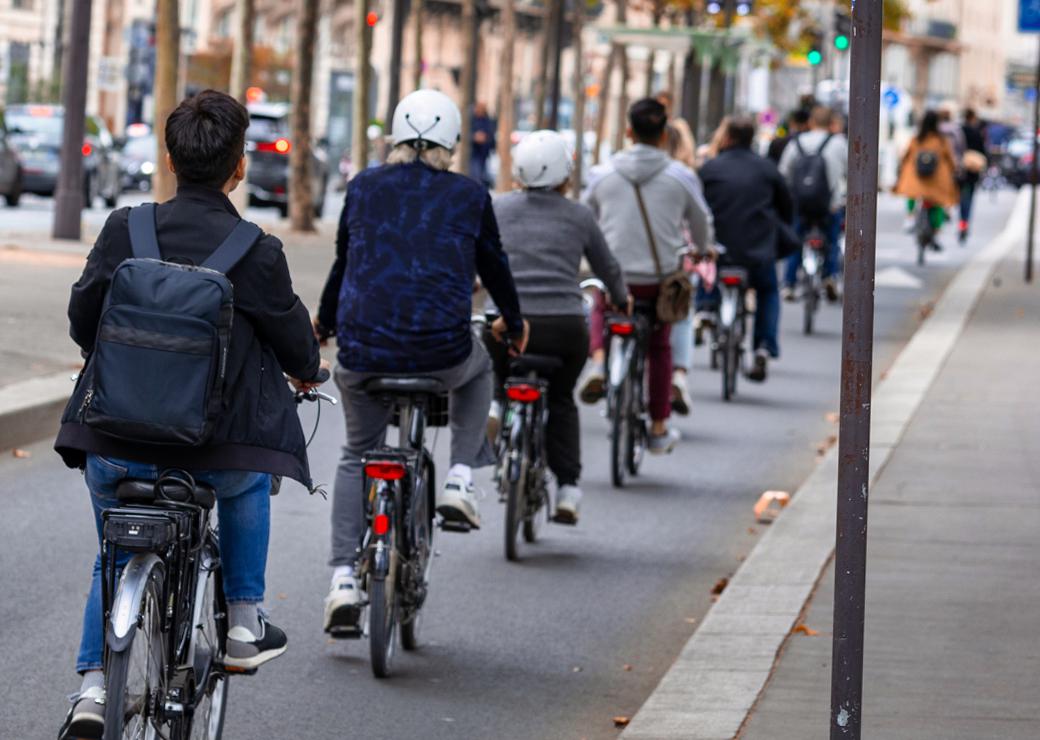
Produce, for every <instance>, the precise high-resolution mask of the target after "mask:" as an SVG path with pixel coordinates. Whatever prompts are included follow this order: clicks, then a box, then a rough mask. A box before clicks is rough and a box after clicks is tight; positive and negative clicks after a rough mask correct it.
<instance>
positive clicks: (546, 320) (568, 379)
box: [487, 316, 589, 486]
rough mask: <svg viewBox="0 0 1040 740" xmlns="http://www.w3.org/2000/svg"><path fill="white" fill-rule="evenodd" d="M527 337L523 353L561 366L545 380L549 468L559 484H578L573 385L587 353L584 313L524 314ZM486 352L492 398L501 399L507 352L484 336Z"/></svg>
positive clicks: (578, 444)
mask: <svg viewBox="0 0 1040 740" xmlns="http://www.w3.org/2000/svg"><path fill="white" fill-rule="evenodd" d="M526 318H527V320H528V321H529V322H530V324H531V339H530V341H529V342H528V344H527V352H528V353H530V354H532V355H546V356H549V357H558V358H559V359H561V360H562V361H563V365H562V366H561V367H560V368H559V369H558V370H556V371H555V372H554V373H552V374H551V375H550V376H549V377H548V378H547V380H548V381H549V395H548V405H549V422H548V426H547V428H546V430H545V437H546V439H545V442H546V444H545V446H546V455H547V457H548V462H549V469H550V470H552V472H553V474H554V475H555V476H556V481H557V483H559V484H560V485H561V486H573V485H577V484H578V479H579V478H580V477H581V429H580V427H579V425H578V407H577V405H576V404H575V403H574V386H575V384H576V383H577V382H578V376H579V375H580V374H581V369H582V368H583V367H584V366H585V358H586V357H587V356H588V353H589V333H588V329H587V328H586V326H585V317H584V316H527V317H526ZM487 348H488V353H489V354H490V355H491V361H492V363H493V365H494V368H495V380H496V383H495V398H496V399H497V400H499V401H500V402H501V401H503V400H504V398H505V396H504V392H503V390H502V384H503V383H504V382H505V380H506V378H507V377H508V376H509V353H508V351H507V349H506V346H505V345H504V344H502V343H500V342H496V341H495V340H494V339H493V338H489V339H487Z"/></svg>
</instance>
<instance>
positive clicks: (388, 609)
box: [368, 575, 397, 678]
mask: <svg viewBox="0 0 1040 740" xmlns="http://www.w3.org/2000/svg"><path fill="white" fill-rule="evenodd" d="M368 598H369V607H368V609H369V611H368V633H369V634H368V645H369V652H370V653H371V657H372V673H373V675H375V677H376V678H389V677H390V675H391V674H392V673H393V662H394V647H395V645H394V642H395V640H396V638H397V593H396V589H395V585H394V579H393V578H392V577H391V576H390V575H387V576H385V577H383V578H373V579H372V581H371V583H370V584H369V592H368Z"/></svg>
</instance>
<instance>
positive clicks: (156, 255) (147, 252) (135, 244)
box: [127, 203, 162, 260]
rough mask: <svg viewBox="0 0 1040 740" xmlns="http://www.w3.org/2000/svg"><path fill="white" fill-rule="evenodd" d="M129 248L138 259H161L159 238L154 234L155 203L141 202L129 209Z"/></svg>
mask: <svg viewBox="0 0 1040 740" xmlns="http://www.w3.org/2000/svg"><path fill="white" fill-rule="evenodd" d="M127 221H128V225H129V227H130V250H131V252H133V255H134V257H136V258H138V259H155V260H161V259H162V253H161V252H160V251H159V240H158V238H157V237H156V235H155V203H142V204H141V205H139V206H134V207H133V208H131V209H130V215H129V216H128V218H127Z"/></svg>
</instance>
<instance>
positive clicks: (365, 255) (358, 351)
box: [318, 162, 523, 373]
mask: <svg viewBox="0 0 1040 740" xmlns="http://www.w3.org/2000/svg"><path fill="white" fill-rule="evenodd" d="M475 274H479V275H480V280H481V282H482V283H483V285H484V287H485V288H486V289H487V291H488V293H490V294H491V297H492V298H493V299H494V301H495V304H496V305H497V306H498V307H499V309H500V310H501V312H502V316H503V317H504V318H505V320H506V323H507V324H508V326H509V330H510V333H511V334H519V333H520V332H521V331H522V328H523V321H522V318H521V316H520V303H519V300H518V299H517V295H516V288H515V287H514V285H513V276H512V274H511V273H510V272H509V260H508V258H507V257H506V254H505V252H504V251H503V250H502V243H501V241H500V240H499V235H498V224H497V223H496V221H495V213H494V211H493V210H492V207H491V196H490V195H489V194H488V192H487V191H486V190H485V189H484V188H483V187H482V186H481V185H479V184H478V183H476V182H474V181H473V180H470V179H469V178H466V177H463V176H461V175H457V174H454V173H451V172H442V171H439V170H435V169H433V168H431V167H428V166H427V165H426V164H424V163H422V162H415V163H412V164H401V165H387V166H383V167H378V168H374V169H369V170H365V171H364V172H362V173H360V174H359V175H357V176H356V177H355V178H354V179H353V180H351V181H350V184H349V185H348V186H347V196H346V200H345V202H344V204H343V213H342V215H341V216H340V223H339V231H338V233H337V235H336V261H335V263H334V264H333V265H332V269H331V271H330V272H329V278H328V281H327V282H326V285H325V290H324V291H323V292H322V297H321V307H320V310H319V313H318V321H319V323H320V324H321V325H322V326H324V327H328V328H329V330H330V331H331V329H332V327H333V326H335V327H336V334H337V339H338V342H339V355H338V357H339V363H340V365H342V366H343V367H345V368H347V369H348V370H354V371H356V372H387V373H421V372H430V371H433V370H442V369H446V368H449V367H453V366H455V365H458V364H460V363H461V362H463V361H464V360H465V359H466V358H467V357H468V356H469V353H470V350H471V348H472V341H473V338H472V332H471V330H470V316H471V315H472V306H473V304H472V300H473V298H472V296H473V282H474V275H475Z"/></svg>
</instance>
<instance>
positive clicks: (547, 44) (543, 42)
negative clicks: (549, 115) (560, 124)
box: [534, 0, 559, 128]
mask: <svg viewBox="0 0 1040 740" xmlns="http://www.w3.org/2000/svg"><path fill="white" fill-rule="evenodd" d="M558 2H559V0H548V2H547V3H546V4H545V5H544V6H543V9H544V12H545V15H543V16H542V35H541V37H540V38H539V46H538V73H537V74H536V75H535V78H534V120H535V128H545V126H546V123H547V119H546V115H545V101H546V99H547V98H548V96H549V53H550V51H551V50H552V37H553V33H554V32H553V17H554V15H555V13H556V10H555V8H556V5H557V3H558Z"/></svg>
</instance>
